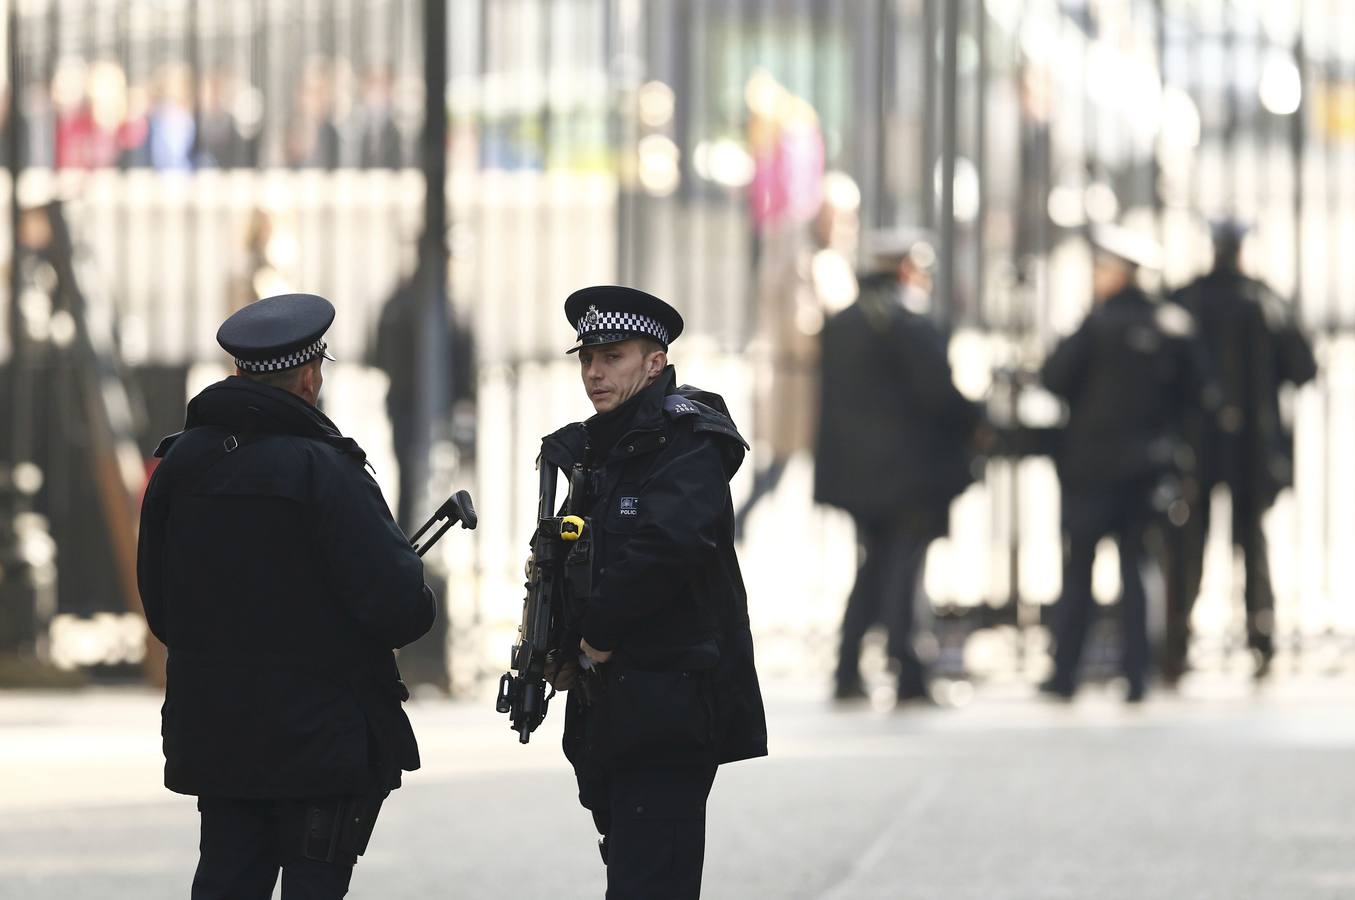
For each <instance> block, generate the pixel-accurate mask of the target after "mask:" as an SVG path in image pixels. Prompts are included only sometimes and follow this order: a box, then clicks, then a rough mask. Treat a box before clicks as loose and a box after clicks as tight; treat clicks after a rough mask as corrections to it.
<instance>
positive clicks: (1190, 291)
mask: <svg viewBox="0 0 1355 900" xmlns="http://www.w3.org/2000/svg"><path fill="white" fill-rule="evenodd" d="M1174 299H1175V300H1176V301H1177V302H1178V303H1180V304H1182V305H1183V306H1184V307H1185V308H1186V309H1188V310H1190V312H1191V314H1192V315H1193V316H1194V317H1195V320H1196V323H1197V324H1198V327H1199V332H1200V342H1201V344H1202V345H1203V347H1204V350H1205V353H1206V357H1207V361H1208V364H1209V371H1210V373H1211V374H1212V376H1213V378H1214V380H1215V383H1216V384H1217V386H1218V389H1219V394H1220V396H1219V402H1218V404H1217V406H1216V408H1213V409H1210V410H1207V411H1205V412H1206V414H1204V415H1201V416H1199V417H1198V419H1197V420H1196V421H1195V422H1192V425H1193V426H1194V427H1192V429H1191V438H1192V444H1193V449H1194V450H1195V453H1196V455H1197V457H1198V458H1199V467H1200V476H1201V478H1203V479H1205V480H1207V481H1209V482H1215V481H1222V482H1225V483H1227V484H1228V485H1229V486H1230V487H1231V488H1232V489H1233V490H1234V491H1243V492H1246V493H1247V494H1249V495H1251V496H1252V497H1253V498H1255V499H1256V500H1259V501H1260V504H1261V505H1262V506H1264V505H1266V504H1268V503H1269V502H1270V501H1271V500H1273V499H1274V497H1275V495H1276V494H1277V493H1279V491H1280V490H1281V489H1282V488H1285V487H1288V486H1289V485H1291V484H1292V483H1293V459H1294V444H1293V435H1292V434H1291V433H1290V431H1289V428H1288V427H1287V425H1286V424H1285V422H1284V421H1283V419H1282V418H1281V417H1280V402H1279V394H1280V387H1281V386H1282V385H1283V384H1285V383H1286V382H1288V383H1290V384H1294V385H1301V384H1304V383H1306V382H1307V381H1309V380H1311V379H1312V378H1313V377H1314V376H1315V375H1316V374H1317V362H1316V361H1315V360H1314V358H1313V350H1312V347H1311V346H1310V345H1309V344H1308V341H1307V339H1306V338H1305V337H1304V336H1303V334H1302V333H1301V332H1300V331H1299V329H1298V326H1297V324H1296V323H1295V322H1294V319H1293V315H1292V313H1291V312H1290V310H1289V309H1288V307H1287V306H1286V305H1285V304H1284V302H1283V301H1281V300H1280V298H1279V297H1278V296H1276V295H1275V293H1274V292H1273V291H1271V290H1270V289H1269V288H1268V287H1266V286H1265V285H1264V284H1262V283H1261V282H1259V281H1256V280H1255V279H1252V278H1248V277H1247V276H1246V275H1243V274H1242V273H1241V272H1239V271H1237V270H1236V269H1232V268H1226V267H1225V268H1218V269H1216V270H1215V271H1213V272H1211V273H1209V274H1208V275H1205V276H1204V277H1202V278H1199V279H1196V280H1195V281H1193V282H1191V283H1190V284H1189V285H1187V286H1186V287H1185V288H1182V289H1181V290H1180V291H1178V292H1177V293H1176V294H1175V295H1174Z"/></svg>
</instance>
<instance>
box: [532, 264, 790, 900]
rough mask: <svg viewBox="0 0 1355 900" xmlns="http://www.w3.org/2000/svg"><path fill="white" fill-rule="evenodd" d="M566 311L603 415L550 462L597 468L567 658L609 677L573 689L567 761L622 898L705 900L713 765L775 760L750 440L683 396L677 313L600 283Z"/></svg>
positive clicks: (574, 433)
mask: <svg viewBox="0 0 1355 900" xmlns="http://www.w3.org/2000/svg"><path fill="white" fill-rule="evenodd" d="M565 315H566V317H567V318H568V319H569V323H570V324H571V325H572V326H573V327H574V328H575V329H576V330H577V332H578V337H579V341H578V344H577V345H576V346H575V347H574V348H573V349H572V350H571V351H570V352H571V353H572V352H577V353H578V355H579V356H578V358H579V371H580V375H581V376H582V380H583V387H584V389H585V391H586V392H587V395H588V399H589V401H590V402H591V403H592V405H593V409H594V411H595V412H596V415H594V416H592V417H591V418H589V419H587V420H586V421H584V422H582V423H577V422H576V423H574V424H572V425H566V426H565V427H564V428H562V429H560V430H559V431H557V432H555V433H554V434H551V435H549V436H547V437H546V438H545V439H543V441H542V450H541V452H542V456H543V457H544V458H545V459H546V460H547V461H548V462H550V463H551V464H552V465H555V466H556V467H557V468H559V469H560V470H562V471H566V472H567V471H571V470H572V469H573V467H574V466H575V465H582V466H584V467H586V468H587V469H588V470H589V482H590V487H589V489H588V497H587V499H586V502H585V508H586V509H588V510H589V511H588V513H587V515H588V516H589V517H590V520H591V521H592V523H593V529H594V530H593V557H592V573H591V580H592V586H593V590H592V595H591V596H590V597H588V598H587V606H586V608H585V610H584V612H583V616H582V621H581V622H580V623H578V625H577V626H576V627H573V628H572V630H573V631H574V633H575V636H574V637H573V639H572V640H571V641H570V644H569V646H571V647H572V646H575V645H574V643H573V641H578V644H577V647H578V650H580V651H582V654H580V660H581V663H586V664H587V665H588V666H590V667H594V668H595V671H597V672H598V673H600V674H597V675H596V676H590V677H588V678H586V679H585V680H584V682H583V684H582V685H579V686H576V687H574V688H573V689H571V690H570V691H569V695H568V704H567V706H566V712H565V735H564V750H565V754H566V756H567V757H568V758H569V761H570V762H571V763H572V764H573V766H574V771H575V775H576V776H577V779H578V784H579V800H580V802H581V803H582V804H583V805H584V806H585V807H586V808H587V809H589V810H590V811H591V812H592V814H593V821H594V823H595V824H596V826H597V829H598V831H599V832H600V833H601V834H602V835H603V840H602V844H601V847H602V852H603V860H604V862H605V863H606V865H607V897H608V900H696V898H697V897H699V896H700V894H701V871H702V867H703V863H704V858H705V840H706V798H707V796H708V795H709V793H710V789H711V785H712V783H713V781H714V779H715V772H716V767H717V766H718V765H721V764H723V763H728V762H734V761H736V760H741V759H750V758H753V757H759V756H765V755H766V753H767V722H766V718H765V716H764V713H763V708H762V695H761V691H760V688H759V686H758V679H757V671H756V670H755V669H754V666H753V637H752V633H751V632H750V630H749V625H748V598H747V595H746V594H745V592H744V587H743V579H742V576H741V575H740V574H739V562H738V557H737V556H736V554H735V552H734V537H733V527H734V504H733V501H732V500H731V498H730V495H729V479H730V478H731V477H732V476H733V474H734V473H735V472H736V471H737V470H738V468H739V464H740V463H741V462H742V461H743V455H744V451H745V449H746V445H745V444H744V442H743V438H742V437H740V436H739V433H738V431H737V430H736V429H735V427H734V423H733V422H732V421H731V420H730V418H729V415H728V412H727V410H726V408H725V405H724V400H723V399H722V398H721V397H720V396H719V395H718V394H713V393H708V392H705V391H699V390H696V389H694V388H690V387H688V386H686V385H683V386H681V387H679V386H678V383H677V375H676V372H675V370H674V369H673V367H672V366H670V365H669V364H668V347H669V345H670V344H671V343H672V342H673V341H674V340H676V339H677V338H678V336H679V335H680V334H681V332H682V327H683V322H682V316H681V315H679V314H678V312H677V310H675V309H673V307H671V306H669V305H668V304H667V303H665V302H663V301H662V300H660V299H659V298H657V297H654V296H651V295H650V294H646V293H644V292H643V291H638V290H635V289H633V288H627V287H618V286H613V285H600V286H596V287H589V288H584V289H583V290H580V291H576V292H574V293H573V294H572V295H570V297H569V299H568V300H566V301H565ZM575 499H576V500H577V499H578V498H575ZM552 679H553V683H554V684H555V685H556V686H557V687H559V688H561V689H563V688H564V687H566V686H567V685H565V684H562V683H561V680H560V678H559V677H558V676H554V675H553V676H552Z"/></svg>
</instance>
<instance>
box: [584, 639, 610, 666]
mask: <svg viewBox="0 0 1355 900" xmlns="http://www.w3.org/2000/svg"><path fill="white" fill-rule="evenodd" d="M579 649H580V650H582V651H583V652H584V655H586V656H587V657H588V658H589V659H591V660H592V661H593V662H594V664H601V663H605V662H606V661H607V660H609V659H611V658H612V651H610V650H595V649H594V648H593V647H592V646H591V645H590V644H589V643H588V641H586V640H580V641H579Z"/></svg>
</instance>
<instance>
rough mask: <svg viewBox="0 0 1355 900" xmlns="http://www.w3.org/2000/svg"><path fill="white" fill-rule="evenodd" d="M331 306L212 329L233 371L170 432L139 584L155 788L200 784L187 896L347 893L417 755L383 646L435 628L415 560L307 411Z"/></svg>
mask: <svg viewBox="0 0 1355 900" xmlns="http://www.w3.org/2000/svg"><path fill="white" fill-rule="evenodd" d="M333 318H334V307H333V306H331V305H330V304H329V302H328V301H327V300H325V299H323V298H321V297H316V296H314V295H311V294H286V295H282V296H279V297H270V298H266V299H263V300H260V301H258V302H257V303H254V304H252V305H250V306H247V307H245V308H244V309H242V310H240V311H239V312H237V313H235V314H234V315H233V316H231V317H230V318H229V319H228V320H227V321H226V323H225V324H224V325H222V326H221V330H220V331H219V332H218V334H217V340H218V342H219V343H220V344H221V345H222V347H224V348H225V349H226V350H227V352H229V353H230V354H231V355H232V356H233V357H234V358H235V364H236V374H235V375H234V376H232V377H230V378H227V379H226V380H225V381H221V382H218V383H217V384H214V385H212V386H211V387H208V388H207V389H206V390H204V391H203V392H202V393H201V394H199V395H198V396H197V397H195V398H193V400H192V401H191V402H190V403H189V405H188V418H187V422H186V423H185V427H184V430H183V431H182V432H181V433H179V434H177V435H173V436H172V437H169V438H166V439H165V440H164V442H162V444H161V446H160V449H159V450H157V451H156V455H157V456H160V457H162V458H163V461H162V462H161V463H160V465H159V466H158V467H157V468H156V470H155V474H154V475H153V476H152V478H151V481H150V485H149V487H148V488H147V490H146V498H145V501H144V503H143V506H142V512H141V539H140V546H139V548H138V558H137V580H138V582H139V584H140V588H141V598H142V601H143V603H144V604H145V608H146V619H147V621H148V622H149V624H150V627H151V630H152V631H153V632H154V633H155V635H156V637H158V638H159V639H160V640H162V641H163V642H164V643H165V645H166V646H167V647H168V648H169V661H168V670H167V685H166V690H165V705H164V709H163V719H164V721H163V724H162V729H161V732H162V734H163V737H164V751H165V786H166V787H168V788H169V789H170V790H172V791H177V792H178V793H181V794H192V795H196V796H197V797H198V798H199V799H198V809H199V810H200V811H201V816H202V843H201V850H202V855H201V859H200V861H199V863H198V870H197V874H196V876H195V877H194V880H193V892H192V896H193V898H194V900H209V898H221V900H226V898H230V900H253V898H258V900H265V898H268V897H270V896H272V893H273V886H274V884H275V882H276V881H277V878H278V871H279V869H281V871H282V892H283V897H284V898H287V900H291V898H297V897H305V898H334V897H342V896H344V894H345V893H346V892H347V890H348V883H349V879H350V878H351V876H352V872H353V865H354V864H355V862H356V861H357V857H358V856H360V855H361V854H362V852H363V851H364V849H365V848H366V845H367V839H368V837H369V836H370V834H371V830H372V826H373V824H374V821H375V818H376V815H377V812H378V810H379V809H380V806H381V802H382V800H384V798H385V797H386V795H387V794H388V793H389V792H390V791H391V790H392V789H394V788H396V787H398V786H399V784H400V772H401V770H405V771H409V770H413V769H417V768H418V767H419V751H418V747H417V746H416V744H415V742H414V733H413V731H412V730H411V729H410V726H409V720H408V719H407V718H406V717H405V713H404V710H403V709H402V708H401V702H402V701H403V700H405V699H407V698H408V692H407V691H406V690H405V686H404V683H403V682H402V681H401V680H400V673H399V671H398V670H397V669H396V665H395V656H394V654H393V653H392V650H394V649H395V648H397V647H401V646H403V645H405V644H408V643H409V642H411V641H413V640H414V639H416V638H418V637H419V636H420V635H422V634H424V633H425V632H426V631H428V629H429V626H430V625H431V624H432V622H433V617H434V599H433V596H432V593H431V591H429V589H428V587H427V586H426V585H425V584H424V578H423V564H422V562H421V561H420V559H419V557H418V556H417V555H416V554H415V552H414V550H413V549H412V548H411V547H410V544H409V541H408V540H406V538H405V536H404V535H403V534H402V533H401V532H400V530H399V529H398V528H397V527H396V525H395V522H394V521H393V520H392V519H391V515H390V512H389V511H388V510H387V508H386V503H385V501H384V500H383V499H382V497H381V491H380V489H379V488H378V487H377V485H376V482H375V481H373V480H372V477H371V475H369V474H368V472H367V471H366V468H365V464H366V455H365V454H364V453H363V451H362V448H361V447H359V446H358V445H357V444H356V443H355V442H354V441H353V440H352V439H351V438H346V437H344V436H343V435H341V434H340V433H339V431H338V429H337V428H336V427H335V426H334V423H333V422H331V421H330V420H329V419H328V418H326V417H325V415H324V414H323V413H321V412H320V411H319V410H318V409H316V407H315V403H316V400H317V399H318V397H319V394H320V386H321V384H322V381H323V379H322V376H321V372H320V367H321V365H322V364H323V359H324V358H325V355H324V353H325V342H324V340H323V334H324V332H325V330H326V329H327V328H328V327H329V324H330V322H331V321H332V320H333Z"/></svg>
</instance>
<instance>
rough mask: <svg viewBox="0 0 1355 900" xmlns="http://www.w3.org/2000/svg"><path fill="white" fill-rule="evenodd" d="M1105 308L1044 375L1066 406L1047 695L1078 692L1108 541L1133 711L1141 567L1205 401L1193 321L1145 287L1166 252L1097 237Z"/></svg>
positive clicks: (1122, 232) (1142, 647) (1097, 283)
mask: <svg viewBox="0 0 1355 900" xmlns="http://www.w3.org/2000/svg"><path fill="white" fill-rule="evenodd" d="M1092 241H1093V250H1094V257H1093V295H1094V299H1095V301H1096V307H1095V308H1094V309H1093V310H1092V312H1091V313H1089V314H1088V316H1087V318H1086V319H1085V320H1084V321H1083V323H1082V325H1081V326H1080V327H1079V328H1078V330H1077V331H1076V332H1074V333H1073V334H1072V335H1071V336H1070V337H1068V338H1067V339H1065V340H1064V341H1063V342H1061V343H1060V344H1059V345H1058V347H1056V348H1055V350H1054V352H1053V354H1051V355H1050V357H1049V359H1048V360H1047V361H1046V362H1045V366H1044V370H1043V371H1042V373H1041V378H1042V379H1043V381H1044V383H1045V385H1046V386H1047V387H1048V388H1049V389H1050V390H1051V391H1052V392H1053V393H1055V394H1057V395H1058V396H1059V397H1061V398H1063V400H1064V401H1066V403H1067V405H1068V423H1067V427H1066V428H1065V430H1064V432H1063V436H1062V445H1061V447H1060V450H1059V454H1058V457H1057V460H1056V462H1057V466H1058V472H1059V482H1060V485H1061V487H1062V492H1063V497H1062V500H1063V510H1062V512H1063V542H1064V569H1063V594H1062V596H1061V597H1060V598H1059V601H1058V605H1057V606H1056V607H1055V610H1054V615H1055V621H1054V645H1055V648H1054V674H1053V677H1052V678H1050V679H1049V680H1048V681H1046V682H1045V683H1044V684H1043V685H1041V689H1042V690H1044V691H1045V692H1047V693H1050V694H1053V695H1055V696H1058V697H1064V698H1067V697H1071V696H1072V695H1073V693H1074V691H1075V690H1076V689H1077V683H1078V668H1079V664H1080V662H1081V658H1082V649H1083V644H1084V643H1085V641H1086V635H1087V629H1088V626H1089V624H1090V620H1091V616H1092V612H1093V610H1094V609H1095V606H1096V604H1095V602H1094V600H1093V597H1092V562H1093V560H1094V558H1095V555H1096V545H1097V544H1098V542H1100V540H1101V539H1102V538H1103V537H1106V536H1112V537H1114V539H1115V541H1116V544H1117V547H1118V549H1119V556H1120V583H1121V589H1122V593H1121V601H1120V602H1121V613H1122V621H1121V627H1122V629H1123V653H1122V657H1121V665H1122V667H1123V670H1124V675H1125V678H1126V680H1127V681H1128V693H1127V699H1128V700H1129V701H1130V702H1138V701H1140V700H1142V699H1143V697H1144V694H1145V691H1146V689H1147V675H1148V611H1147V598H1146V596H1145V594H1144V586H1143V575H1142V572H1141V566H1142V563H1143V560H1144V551H1145V537H1146V535H1147V533H1148V530H1149V528H1150V526H1152V525H1153V524H1154V523H1155V521H1156V520H1157V517H1158V516H1159V514H1160V513H1162V512H1165V511H1166V510H1165V508H1163V507H1165V506H1166V505H1169V503H1170V501H1171V500H1173V499H1175V498H1174V497H1172V496H1171V494H1172V493H1173V490H1174V488H1173V485H1175V484H1177V483H1179V479H1180V469H1181V468H1182V467H1183V466H1185V465H1188V463H1189V455H1188V454H1187V453H1185V452H1184V450H1185V447H1184V441H1183V427H1184V426H1183V423H1184V421H1185V417H1186V415H1187V413H1188V412H1189V410H1190V409H1192V408H1193V407H1194V406H1195V405H1196V404H1197V403H1199V402H1200V401H1199V398H1200V397H1201V395H1202V393H1203V383H1204V376H1203V373H1202V372H1201V366H1200V360H1199V355H1198V352H1197V350H1196V348H1195V346H1194V343H1193V332H1194V328H1193V323H1192V321H1191V318H1190V314H1189V313H1187V312H1186V311H1185V310H1183V309H1181V308H1180V307H1179V306H1176V305H1174V304H1168V303H1162V302H1160V301H1158V300H1155V299H1153V298H1150V297H1149V296H1148V294H1146V293H1145V292H1144V291H1143V289H1142V288H1140V287H1139V286H1138V284H1137V283H1136V276H1137V274H1138V270H1139V268H1140V267H1141V266H1155V265H1156V264H1157V260H1158V257H1159V255H1160V251H1159V250H1158V248H1157V245H1156V244H1155V243H1154V242H1152V241H1151V240H1150V239H1148V238H1146V237H1144V236H1142V235H1139V234H1137V233H1135V232H1133V231H1130V230H1129V229H1126V228H1123V227H1119V226H1098V227H1097V228H1096V229H1094V230H1093V232H1092Z"/></svg>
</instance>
